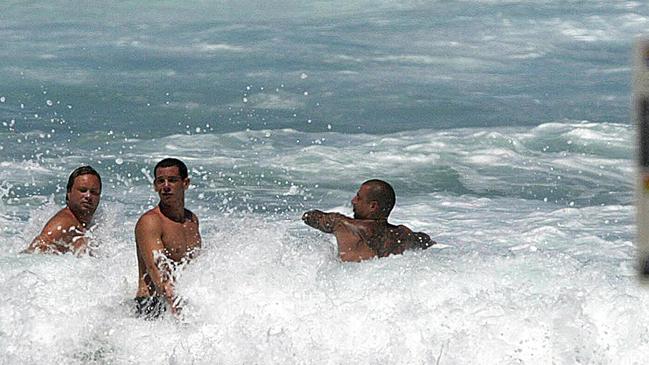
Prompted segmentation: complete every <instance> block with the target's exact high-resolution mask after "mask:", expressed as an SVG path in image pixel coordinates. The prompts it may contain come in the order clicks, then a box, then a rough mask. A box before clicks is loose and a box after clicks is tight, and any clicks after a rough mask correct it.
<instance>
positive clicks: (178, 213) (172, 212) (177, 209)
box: [158, 203, 185, 223]
mask: <svg viewBox="0 0 649 365" xmlns="http://www.w3.org/2000/svg"><path fill="white" fill-rule="evenodd" d="M158 208H159V209H160V212H161V213H162V214H164V216H165V217H167V218H169V219H171V220H172V221H174V222H179V223H180V222H183V221H184V220H185V204H179V205H177V206H171V205H164V204H162V203H160V204H158Z"/></svg>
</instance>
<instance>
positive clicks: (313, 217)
mask: <svg viewBox="0 0 649 365" xmlns="http://www.w3.org/2000/svg"><path fill="white" fill-rule="evenodd" d="M323 214H324V213H323V212H322V211H319V210H311V211H308V212H306V213H304V214H303V215H302V221H304V223H306V224H307V225H309V226H311V227H314V228H317V227H316V224H317V222H318V220H319V219H320V218H321V217H322V215H323Z"/></svg>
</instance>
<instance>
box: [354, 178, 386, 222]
mask: <svg viewBox="0 0 649 365" xmlns="http://www.w3.org/2000/svg"><path fill="white" fill-rule="evenodd" d="M395 201H396V196H395V194H394V189H392V186H390V184H388V183H387V182H385V181H383V180H378V179H373V180H368V181H366V182H364V183H363V184H362V185H361V187H360V188H359V189H358V192H357V193H356V196H354V198H353V199H352V207H353V209H354V218H356V219H387V218H388V216H389V215H390V212H391V211H392V208H393V207H394V203H395Z"/></svg>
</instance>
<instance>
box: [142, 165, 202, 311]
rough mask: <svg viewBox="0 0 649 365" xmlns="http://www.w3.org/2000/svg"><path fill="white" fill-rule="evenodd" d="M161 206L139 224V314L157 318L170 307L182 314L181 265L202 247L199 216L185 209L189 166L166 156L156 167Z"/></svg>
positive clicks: (144, 216)
mask: <svg viewBox="0 0 649 365" xmlns="http://www.w3.org/2000/svg"><path fill="white" fill-rule="evenodd" d="M153 176H154V180H153V188H154V190H155V191H156V192H157V193H158V196H159V197H160V203H158V205H157V206H156V207H155V208H153V209H151V210H149V211H148V212H146V213H144V214H143V215H142V216H141V217H140V219H139V220H138V222H137V224H136V226H135V243H136V246H137V263H138V269H139V280H138V289H137V295H136V298H135V302H136V303H135V304H136V311H137V314H138V316H140V317H144V318H145V319H153V318H156V317H158V316H160V315H161V314H162V313H163V312H164V311H165V310H166V309H167V308H169V309H170V311H171V313H172V314H174V315H175V314H178V313H179V311H180V309H181V307H180V300H179V298H178V297H177V296H176V294H175V291H174V282H175V279H174V274H175V269H176V267H177V266H178V265H182V264H184V263H186V262H188V261H189V260H191V259H192V258H193V257H194V256H195V254H196V253H197V250H198V249H199V248H200V247H201V235H200V232H199V230H198V218H197V217H196V215H195V214H194V213H192V212H190V211H189V210H187V209H185V191H186V190H187V188H188V187H189V177H188V174H187V166H185V164H184V163H183V162H182V161H180V160H178V159H175V158H166V159H164V160H162V161H160V162H158V164H157V165H156V166H155V168H154V169H153Z"/></svg>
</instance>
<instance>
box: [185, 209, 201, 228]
mask: <svg viewBox="0 0 649 365" xmlns="http://www.w3.org/2000/svg"><path fill="white" fill-rule="evenodd" d="M185 217H186V219H189V220H190V221H191V222H192V223H196V224H198V216H197V215H196V214H194V212H192V211H191V210H189V209H185Z"/></svg>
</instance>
